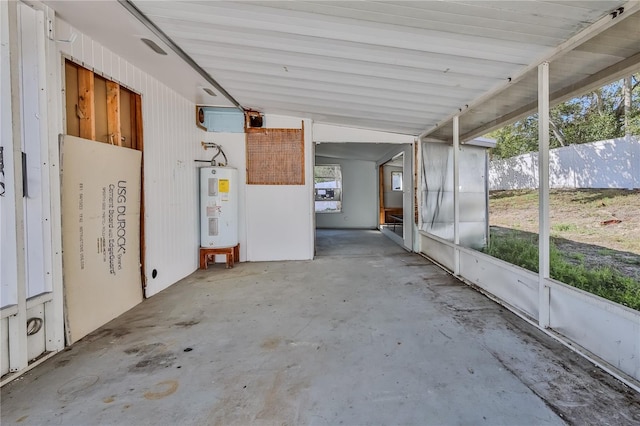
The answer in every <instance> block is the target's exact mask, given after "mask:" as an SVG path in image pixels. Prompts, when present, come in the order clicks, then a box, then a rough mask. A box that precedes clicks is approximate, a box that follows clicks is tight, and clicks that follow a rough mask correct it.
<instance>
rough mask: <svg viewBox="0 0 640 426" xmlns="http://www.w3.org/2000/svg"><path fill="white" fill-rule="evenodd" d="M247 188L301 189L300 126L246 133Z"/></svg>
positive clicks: (302, 179) (301, 135) (301, 141)
mask: <svg viewBox="0 0 640 426" xmlns="http://www.w3.org/2000/svg"><path fill="white" fill-rule="evenodd" d="M247 184H249V185H304V122H303V124H302V129H252V131H251V132H248V133H247Z"/></svg>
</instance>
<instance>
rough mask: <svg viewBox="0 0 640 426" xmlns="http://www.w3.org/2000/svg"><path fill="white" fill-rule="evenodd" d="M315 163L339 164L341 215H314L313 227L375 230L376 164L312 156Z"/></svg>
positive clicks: (376, 213) (376, 199)
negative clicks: (314, 158) (340, 172)
mask: <svg viewBox="0 0 640 426" xmlns="http://www.w3.org/2000/svg"><path fill="white" fill-rule="evenodd" d="M315 163H316V165H321V164H339V165H340V166H341V170H342V212H340V213H316V227H318V228H367V229H375V228H376V227H377V226H378V186H377V182H378V172H377V167H376V163H375V162H373V161H361V160H346V159H339V158H326V157H316V161H315ZM400 170H402V169H401V168H400ZM400 194H401V193H400ZM400 206H402V199H400Z"/></svg>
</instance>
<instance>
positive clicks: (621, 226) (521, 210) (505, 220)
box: [489, 189, 640, 279]
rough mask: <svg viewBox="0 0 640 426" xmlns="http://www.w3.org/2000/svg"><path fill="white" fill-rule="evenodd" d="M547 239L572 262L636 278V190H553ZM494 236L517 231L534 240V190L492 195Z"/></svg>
mask: <svg viewBox="0 0 640 426" xmlns="http://www.w3.org/2000/svg"><path fill="white" fill-rule="evenodd" d="M549 217H550V228H551V238H552V240H553V242H554V243H555V244H556V246H557V247H558V248H559V249H560V250H561V251H562V252H563V253H565V254H566V260H567V261H568V262H570V263H574V264H576V263H580V262H583V263H584V264H585V265H590V266H593V267H598V266H611V267H612V268H614V269H616V270H618V271H619V272H621V273H623V274H624V275H626V276H629V277H632V278H636V279H640V238H638V235H640V190H639V189H634V190H625V189H575V190H552V191H551V192H550V196H549ZM489 220H490V224H491V227H492V232H498V233H505V232H515V231H517V232H520V233H522V236H525V237H528V238H534V239H535V240H536V241H537V232H538V193H537V191H536V190H516V191H493V192H491V194H490V195H489Z"/></svg>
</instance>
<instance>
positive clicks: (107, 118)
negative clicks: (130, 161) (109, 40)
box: [65, 60, 142, 151]
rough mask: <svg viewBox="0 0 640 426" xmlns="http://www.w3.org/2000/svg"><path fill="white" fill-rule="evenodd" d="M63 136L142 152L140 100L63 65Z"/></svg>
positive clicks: (68, 63) (113, 84)
mask: <svg viewBox="0 0 640 426" xmlns="http://www.w3.org/2000/svg"><path fill="white" fill-rule="evenodd" d="M65 90H66V104H67V105H66V122H67V129H66V134H68V135H71V136H78V137H81V138H83V139H89V140H94V141H97V142H104V143H108V144H111V145H116V146H124V147H127V148H132V149H135V150H138V151H142V111H141V107H140V106H139V105H141V102H142V99H141V96H140V95H139V94H137V93H134V92H132V91H131V90H129V89H127V88H125V87H122V86H121V85H120V84H118V83H117V82H115V81H111V80H108V79H106V78H104V77H102V76H100V75H96V74H94V72H93V71H91V70H89V69H86V68H83V67H81V66H79V65H77V64H75V63H73V62H71V61H69V60H67V61H66V62H65Z"/></svg>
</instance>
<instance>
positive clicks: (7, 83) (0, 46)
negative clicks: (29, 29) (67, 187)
mask: <svg viewBox="0 0 640 426" xmlns="http://www.w3.org/2000/svg"><path fill="white" fill-rule="evenodd" d="M8 15H9V12H8V3H7V2H0V146H2V147H3V150H4V177H2V182H4V183H5V191H6V192H5V194H4V196H3V197H0V241H2V244H0V307H2V306H6V305H13V304H15V303H16V301H17V298H18V288H17V284H16V282H17V269H16V264H17V258H16V250H15V247H16V212H15V203H14V200H15V198H14V197H15V196H14V194H15V192H14V179H13V175H14V174H13V173H14V172H13V131H12V128H11V122H12V116H11V80H10V75H9V72H8V71H9V28H8V27H9V21H8V19H9V16H8ZM5 323H6V321H5V320H3V324H5ZM3 326H4V325H3ZM5 336H6V335H5ZM0 343H2V345H3V346H4V342H0ZM4 348H6V346H4ZM4 355H5V352H4V349H3V352H2V360H3V362H4V361H5V358H4ZM7 368H8V367H7ZM2 372H3V373H4V372H5V371H4V366H3V370H2Z"/></svg>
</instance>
